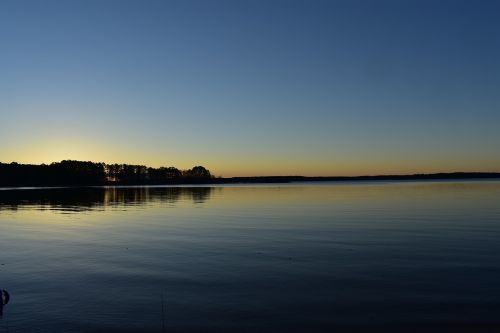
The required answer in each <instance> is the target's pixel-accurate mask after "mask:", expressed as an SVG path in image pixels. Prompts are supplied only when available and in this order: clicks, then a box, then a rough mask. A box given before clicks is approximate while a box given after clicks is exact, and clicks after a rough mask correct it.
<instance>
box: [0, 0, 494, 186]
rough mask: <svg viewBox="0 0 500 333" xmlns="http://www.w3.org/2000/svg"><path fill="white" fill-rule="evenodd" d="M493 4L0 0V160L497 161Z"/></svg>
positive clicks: (237, 165) (245, 167)
mask: <svg viewBox="0 0 500 333" xmlns="http://www.w3.org/2000/svg"><path fill="white" fill-rule="evenodd" d="M499 13H500V1H455V0H453V1H437V0H432V1H424V0H417V1H405V0H395V1H383V0H380V1H375V0H374V1H369V0H366V1H356V0H349V1H347V0H346V1H333V0H332V1H319V0H318V1H306V0H304V1H292V0H283V1H272V0H265V1H256V0H248V1H238V0H228V1H216V0H210V1H209V0H199V1H189V0H178V1H167V0H165V1H125V0H119V1H118V0H117V1H105V0H99V1H89V0H82V1H72V0H67V1H50V0H44V1H24V0H12V1H9V0H2V1H1V2H0V161H2V162H11V161H18V162H22V163H49V162H53V161H60V160H62V159H78V160H92V161H103V162H110V163H114V162H118V163H121V162H126V163H140V164H145V165H149V166H155V167H156V166H160V165H165V166H170V165H173V166H177V167H179V168H188V167H192V166H193V165H198V164H201V165H204V166H206V167H207V168H209V169H210V170H211V171H212V173H214V174H215V175H223V176H233V175H298V174H300V175H357V174H388V173H414V172H438V171H500V20H499V19H498V17H499Z"/></svg>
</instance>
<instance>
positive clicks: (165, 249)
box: [0, 181, 500, 332]
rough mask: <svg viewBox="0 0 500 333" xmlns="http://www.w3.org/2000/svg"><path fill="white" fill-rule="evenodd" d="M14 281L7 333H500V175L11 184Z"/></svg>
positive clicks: (3, 263) (6, 242)
mask: <svg viewBox="0 0 500 333" xmlns="http://www.w3.org/2000/svg"><path fill="white" fill-rule="evenodd" d="M0 287H2V288H5V289H7V290H9V291H10V293H11V295H12V300H11V303H10V304H9V305H8V306H7V307H6V308H5V311H4V312H5V313H4V316H3V318H1V319H0V332H499V331H500V316H499V314H500V182H495V181H491V182H489V181H481V182H407V183H404V182H403V183H352V184H349V183H335V184H303V185H275V186H272V185H266V186H256V185H252V186H242V187H232V186H227V187H214V188H210V187H198V188H188V187H182V188H161V187H150V188H108V189H104V188H94V189H59V190H22V191H20V190H18V191H12V190H7V191H2V190H0ZM162 303H163V304H162Z"/></svg>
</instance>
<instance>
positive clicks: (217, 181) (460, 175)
mask: <svg viewBox="0 0 500 333" xmlns="http://www.w3.org/2000/svg"><path fill="white" fill-rule="evenodd" d="M488 179H491V180H495V179H500V173H497V172H452V173H433V174H414V175H377V176H332V177H307V176H257V177H228V178H211V179H199V180H196V179H190V180H179V181H170V182H102V183H94V184H63V183H60V184H43V183H38V184H27V183H26V184H9V185H0V189H36V188H65V187H72V188H75V187H94V186H125V187H126V186H177V185H225V184H271V183H274V184H288V183H302V182H358V181H359V182H362V181H415V180H416V181H418V180H488Z"/></svg>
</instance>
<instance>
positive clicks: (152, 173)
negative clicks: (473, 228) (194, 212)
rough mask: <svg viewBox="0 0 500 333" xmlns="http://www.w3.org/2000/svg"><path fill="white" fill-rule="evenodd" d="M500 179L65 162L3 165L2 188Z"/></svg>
mask: <svg viewBox="0 0 500 333" xmlns="http://www.w3.org/2000/svg"><path fill="white" fill-rule="evenodd" d="M439 179H442V180H447V179H449V180H451V179H500V173H498V172H452V173H434V174H414V175H379V176H357V177H342V176H340V177H304V176H270V177H230V178H221V177H218V178H216V177H213V176H212V174H211V173H210V171H209V170H207V169H206V168H204V167H203V166H195V167H193V168H192V169H188V170H179V169H177V168H175V167H160V168H151V167H146V166H143V165H129V164H106V163H94V162H81V161H62V162H58V163H52V164H50V165H46V164H41V165H34V164H19V163H15V162H13V163H9V164H7V163H0V186H1V187H42V186H43V187H58V186H100V185H181V184H238V183H291V182H316V181H383V180H439Z"/></svg>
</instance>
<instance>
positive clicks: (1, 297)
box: [0, 289, 10, 315]
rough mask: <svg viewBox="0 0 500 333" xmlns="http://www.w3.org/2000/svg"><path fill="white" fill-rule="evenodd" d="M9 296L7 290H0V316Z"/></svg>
mask: <svg viewBox="0 0 500 333" xmlns="http://www.w3.org/2000/svg"><path fill="white" fill-rule="evenodd" d="M9 300H10V295H9V293H8V292H7V290H4V289H0V315H2V313H3V307H4V306H5V305H7V303H9Z"/></svg>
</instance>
